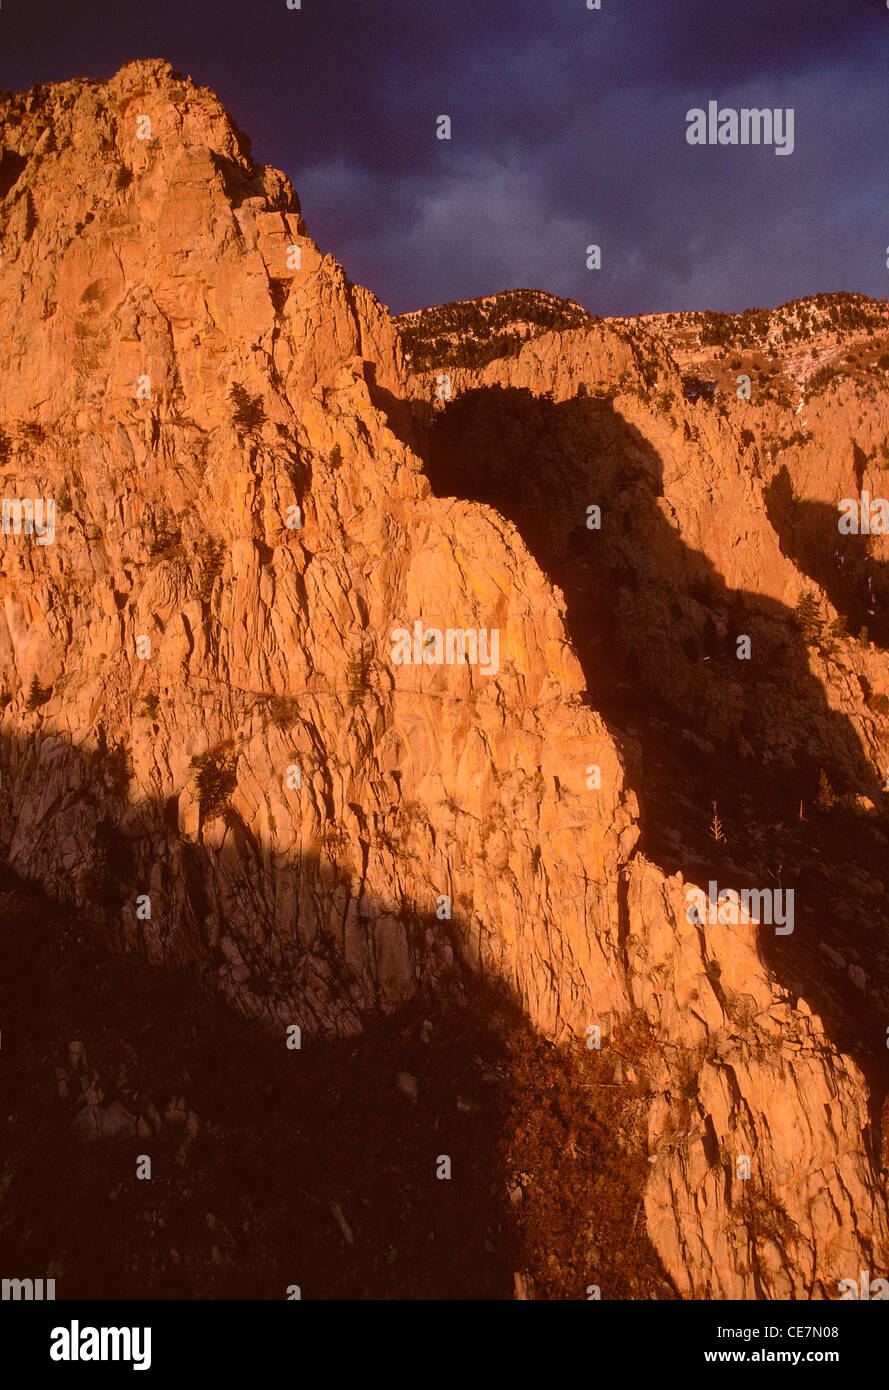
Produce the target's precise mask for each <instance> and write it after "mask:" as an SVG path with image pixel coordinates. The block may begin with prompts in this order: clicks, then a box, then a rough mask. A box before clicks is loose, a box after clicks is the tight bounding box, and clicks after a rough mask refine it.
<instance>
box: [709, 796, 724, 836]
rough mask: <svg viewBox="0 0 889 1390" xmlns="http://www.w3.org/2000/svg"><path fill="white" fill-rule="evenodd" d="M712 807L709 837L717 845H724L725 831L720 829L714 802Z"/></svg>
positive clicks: (720, 824) (720, 822) (720, 823)
mask: <svg viewBox="0 0 889 1390" xmlns="http://www.w3.org/2000/svg"><path fill="white" fill-rule="evenodd" d="M712 805H713V819H712V820H711V822H710V835H711V838H712V839H714V840H715V841H716V843H717V844H718V845H721V844H725V831H724V830H723V828H722V821H721V820H720V819H719V814H718V812H717V810H716V802H715V801H714V802H713V803H712Z"/></svg>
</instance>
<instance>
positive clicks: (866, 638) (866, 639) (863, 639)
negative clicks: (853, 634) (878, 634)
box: [858, 627, 870, 651]
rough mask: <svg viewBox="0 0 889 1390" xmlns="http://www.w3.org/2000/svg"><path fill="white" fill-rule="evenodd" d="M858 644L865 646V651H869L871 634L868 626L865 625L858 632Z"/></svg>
mask: <svg viewBox="0 0 889 1390" xmlns="http://www.w3.org/2000/svg"><path fill="white" fill-rule="evenodd" d="M858 645H859V647H863V648H864V650H865V651H867V649H868V647H869V646H870V634H869V633H868V630H867V628H866V627H863V628H862V629H861V631H860V632H859V634H858Z"/></svg>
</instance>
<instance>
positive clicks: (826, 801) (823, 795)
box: [815, 768, 839, 814]
mask: <svg viewBox="0 0 889 1390" xmlns="http://www.w3.org/2000/svg"><path fill="white" fill-rule="evenodd" d="M838 800H839V797H838V796H837V794H836V792H835V791H834V789H833V787H832V786H831V785H830V782H829V781H828V779H827V773H826V772H825V771H824V768H822V769H821V771H820V772H819V774H818V795H817V796H816V797H815V806H816V807H817V809H818V810H819V811H823V812H824V813H825V814H826V813H827V812H828V811H832V810H833V808H834V806H836V804H837V801H838Z"/></svg>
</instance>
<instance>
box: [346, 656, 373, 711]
mask: <svg viewBox="0 0 889 1390" xmlns="http://www.w3.org/2000/svg"><path fill="white" fill-rule="evenodd" d="M347 675H348V679H349V697H348V702H349V708H350V709H354V708H355V706H356V705H360V704H361V702H362V700H363V699H364V697H365V695H366V694H367V692H368V690H369V689H370V658H369V657H368V655H367V653H366V652H363V651H362V652H359V653H358V654H357V655H356V656H353V657H352V658H351V659H350V661H349V665H348V667H347Z"/></svg>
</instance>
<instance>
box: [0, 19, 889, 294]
mask: <svg viewBox="0 0 889 1390" xmlns="http://www.w3.org/2000/svg"><path fill="white" fill-rule="evenodd" d="M887 53H889V9H887V8H886V6H885V5H884V4H883V3H882V0H819V3H818V4H808V3H802V0H790V3H785V4H779V3H776V0H749V2H748V3H738V4H724V3H714V0H602V9H601V10H600V11H589V10H587V8H586V3H585V0H303V4H302V9H301V10H299V11H288V10H287V9H286V5H285V0H252V3H250V2H249V0H245V3H243V4H235V3H232V0H217V3H212V4H211V3H208V2H207V0H194V2H193V3H190V4H184V3H171V0H153V3H151V4H150V5H147V6H143V5H142V4H139V5H134V4H129V3H123V4H121V3H120V0H116V3H88V2H87V3H79V4H77V5H74V6H68V5H65V4H60V3H48V2H47V0H40V3H37V0H29V2H28V3H27V4H25V3H24V0H4V5H3V10H2V15H0V54H2V56H0V83H2V85H3V86H5V87H7V88H21V87H26V86H29V85H31V84H32V83H34V82H37V81H53V80H58V79H60V78H64V77H68V76H73V75H75V74H83V75H96V76H107V75H108V74H110V73H111V72H113V71H114V70H115V69H116V68H117V67H118V66H120V64H121V63H123V62H125V61H128V60H129V59H131V58H133V57H144V56H162V57H167V58H169V59H170V61H171V62H173V63H174V64H175V65H176V66H177V67H179V68H181V69H182V70H183V71H185V72H188V73H190V74H191V75H192V76H193V77H194V78H195V80H197V81H199V82H201V83H203V84H205V85H207V86H210V87H213V88H214V89H215V90H216V91H217V92H218V93H219V95H220V97H221V98H222V100H223V101H224V102H225V103H226V105H227V106H228V107H229V109H230V110H231V112H232V114H233V115H234V117H235V119H236V120H237V121H238V123H239V124H240V125H241V126H242V127H243V128H244V129H246V130H248V131H249V132H250V134H251V136H252V137H253V148H254V153H255V154H256V156H257V157H258V158H260V159H263V160H264V161H266V162H268V163H272V164H276V165H278V166H279V167H281V168H284V169H286V171H287V172H288V174H290V176H291V178H292V179H293V181H294V183H295V185H296V187H297V189H298V191H299V193H300V197H301V199H302V204H303V211H304V214H305V216H306V219H307V222H308V225H309V230H310V232H311V233H312V235H313V236H314V237H315V238H316V240H317V241H318V242H319V244H320V245H321V246H322V248H323V249H325V250H330V251H332V252H333V253H334V254H335V255H336V256H337V257H338V258H339V259H340V260H342V261H343V262H344V264H345V266H346V268H347V270H348V272H349V274H350V275H351V276H352V277H353V278H354V279H357V280H359V281H361V282H362V283H364V284H367V285H368V286H370V288H371V289H373V290H374V291H375V292H376V293H377V294H379V296H380V297H381V298H382V299H383V300H384V301H385V302H387V303H388V304H389V305H390V307H391V308H392V309H393V310H394V311H399V310H402V309H405V308H412V307H416V306H418V305H420V304H428V303H433V302H438V301H442V300H445V299H454V298H466V297H469V296H471V295H476V294H483V293H490V292H492V291H494V290H497V289H502V288H507V287H511V286H515V285H532V286H537V287H540V288H545V289H549V290H552V291H553V292H555V293H558V294H565V295H570V296H572V297H574V298H576V299H579V300H581V301H582V302H583V303H585V304H587V305H589V307H590V308H592V309H594V310H596V311H597V312H599V313H634V312H640V311H646V310H662V309H668V308H680V307H695V308H701V307H708V306H709V307H715V308H739V307H743V306H744V305H747V304H768V303H779V302H782V301H783V300H786V299H789V298H792V297H794V296H796V295H800V294H807V293H812V292H814V291H817V290H821V289H825V290H827V289H844V288H845V289H861V290H865V291H867V292H868V293H871V294H878V295H879V294H883V293H884V292H885V290H886V282H887V275H889V272H887V270H886V264H885V262H886V252H885V247H886V246H887V244H889V218H887V207H886V196H885V192H884V189H885V187H886V178H887V172H889V171H887V161H886V157H885V154H884V149H885V131H886V129H887V116H889V92H887V84H886V78H885V73H886V67H887V63H886V59H887ZM711 99H712V100H717V101H719V102H720V104H721V105H723V106H733V107H742V106H770V107H787V106H792V107H793V108H794V109H795V112H796V123H795V149H794V152H793V154H792V155H790V156H788V157H776V156H775V154H774V152H773V150H772V149H770V148H740V147H739V148H732V147H728V148H725V147H717V148H709V147H692V146H689V145H688V144H687V143H686V140H685V130H686V122H685V115H686V112H687V110H688V109H689V108H691V107H695V106H701V107H706V104H707V102H708V101H709V100H711ZM440 114H448V115H449V116H450V117H451V119H452V122H453V138H452V140H451V141H450V142H445V141H438V140H436V138H435V118H436V116H438V115H440ZM591 242H596V243H598V244H600V245H601V246H602V252H603V267H602V269H601V270H600V271H588V270H587V269H586V266H585V252H586V247H587V245H588V244H589V243H591Z"/></svg>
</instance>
